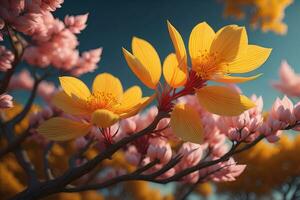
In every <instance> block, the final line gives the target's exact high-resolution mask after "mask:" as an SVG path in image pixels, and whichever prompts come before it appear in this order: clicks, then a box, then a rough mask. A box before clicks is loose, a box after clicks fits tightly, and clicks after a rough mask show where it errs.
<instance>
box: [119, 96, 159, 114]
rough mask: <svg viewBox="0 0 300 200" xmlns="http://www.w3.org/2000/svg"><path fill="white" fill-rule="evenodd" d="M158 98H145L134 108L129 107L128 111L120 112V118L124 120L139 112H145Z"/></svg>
mask: <svg viewBox="0 0 300 200" xmlns="http://www.w3.org/2000/svg"><path fill="white" fill-rule="evenodd" d="M155 98H156V94H153V95H152V96H150V97H143V98H142V99H141V100H140V102H139V103H138V104H136V105H135V106H133V107H131V108H130V107H127V109H123V110H119V111H118V112H120V117H121V118H122V119H125V118H128V117H131V116H134V115H136V114H137V113H138V112H140V111H141V110H143V109H144V108H145V107H146V106H147V105H149V104H150V103H151V102H152V101H153V100H154V99H155Z"/></svg>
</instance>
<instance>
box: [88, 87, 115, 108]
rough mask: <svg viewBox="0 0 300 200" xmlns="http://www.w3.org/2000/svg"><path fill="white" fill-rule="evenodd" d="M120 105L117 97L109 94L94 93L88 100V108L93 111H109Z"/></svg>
mask: <svg viewBox="0 0 300 200" xmlns="http://www.w3.org/2000/svg"><path fill="white" fill-rule="evenodd" d="M117 104H119V101H118V99H117V98H116V96H115V95H113V94H112V93H109V92H99V91H96V92H93V93H92V94H91V95H90V96H89V97H88V99H87V107H88V108H89V109H92V110H96V109H108V110H111V109H112V108H113V107H115V106H116V105H117Z"/></svg>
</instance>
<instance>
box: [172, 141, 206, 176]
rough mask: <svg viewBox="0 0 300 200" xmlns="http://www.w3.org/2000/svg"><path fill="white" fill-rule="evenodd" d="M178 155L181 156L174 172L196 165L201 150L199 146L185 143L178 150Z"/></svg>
mask: <svg viewBox="0 0 300 200" xmlns="http://www.w3.org/2000/svg"><path fill="white" fill-rule="evenodd" d="M178 154H179V155H182V156H183V157H182V159H181V161H180V162H179V163H178V164H177V165H176V170H177V171H180V170H182V169H186V168H188V167H191V166H194V165H196V164H198V163H199V162H200V160H201V158H202V154H203V149H202V147H201V145H199V144H195V143H191V142H185V143H183V144H182V146H181V148H180V149H179V151H178Z"/></svg>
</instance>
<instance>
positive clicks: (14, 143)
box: [0, 129, 30, 158]
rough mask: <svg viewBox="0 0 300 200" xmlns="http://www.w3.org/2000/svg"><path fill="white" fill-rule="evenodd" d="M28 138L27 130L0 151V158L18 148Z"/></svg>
mask: <svg viewBox="0 0 300 200" xmlns="http://www.w3.org/2000/svg"><path fill="white" fill-rule="evenodd" d="M28 136H30V132H29V129H27V130H26V131H24V133H22V134H20V135H18V136H16V137H15V138H14V139H13V140H12V141H11V142H9V143H8V144H7V146H6V147H5V148H3V149H1V150H0V158H2V157H3V156H5V155H6V154H8V153H10V152H12V151H14V150H15V149H16V148H17V147H19V146H20V145H21V144H22V143H23V142H24V141H25V140H26V138H27V137H28Z"/></svg>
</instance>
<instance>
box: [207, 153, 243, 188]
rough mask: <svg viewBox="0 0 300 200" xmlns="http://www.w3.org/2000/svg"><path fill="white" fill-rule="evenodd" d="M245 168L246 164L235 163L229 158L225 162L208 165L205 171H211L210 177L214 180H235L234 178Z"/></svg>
mask: <svg viewBox="0 0 300 200" xmlns="http://www.w3.org/2000/svg"><path fill="white" fill-rule="evenodd" d="M245 168H246V165H237V164H236V162H235V161H234V159H233V158H230V159H229V160H228V161H226V162H222V163H218V164H216V165H214V166H212V167H209V168H208V169H207V173H212V172H213V174H212V175H211V176H210V178H211V179H212V180H213V181H216V182H224V181H235V180H236V179H235V178H236V177H238V176H239V175H240V174H241V173H243V171H244V170H245Z"/></svg>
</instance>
